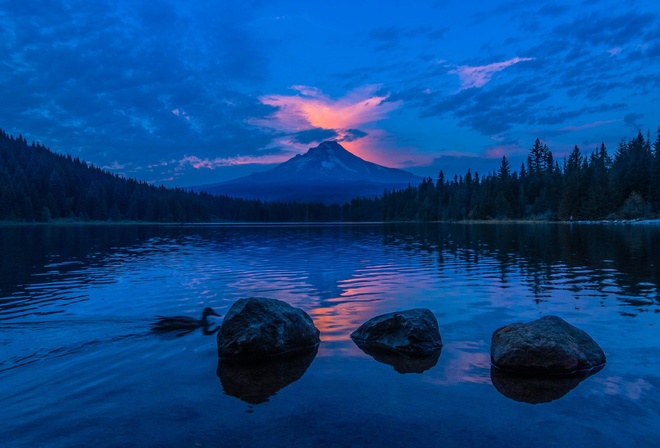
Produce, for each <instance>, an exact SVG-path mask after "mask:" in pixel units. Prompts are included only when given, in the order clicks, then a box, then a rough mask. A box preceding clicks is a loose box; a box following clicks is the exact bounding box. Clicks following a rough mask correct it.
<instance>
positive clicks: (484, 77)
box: [449, 57, 534, 90]
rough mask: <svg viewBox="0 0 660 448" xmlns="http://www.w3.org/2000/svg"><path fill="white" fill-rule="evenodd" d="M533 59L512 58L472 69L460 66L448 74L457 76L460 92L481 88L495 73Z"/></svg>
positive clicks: (467, 66)
mask: <svg viewBox="0 0 660 448" xmlns="http://www.w3.org/2000/svg"><path fill="white" fill-rule="evenodd" d="M533 60H534V58H518V57H516V58H513V59H509V60H508V61H504V62H495V63H493V64H488V65H480V66H476V67H472V66H469V65H460V66H458V67H456V69H454V70H451V71H450V72H449V73H451V74H455V75H458V77H459V79H460V81H461V88H460V90H465V89H469V88H472V87H476V88H479V87H483V86H484V85H485V84H487V83H488V82H489V81H490V80H491V78H492V77H493V75H494V74H495V73H497V72H501V71H502V70H504V69H505V68H507V67H511V66H512V65H514V64H517V63H519V62H524V61H533Z"/></svg>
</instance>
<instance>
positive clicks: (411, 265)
mask: <svg viewBox="0 0 660 448" xmlns="http://www.w3.org/2000/svg"><path fill="white" fill-rule="evenodd" d="M0 242H1V244H2V246H1V247H2V252H1V253H0V274H1V275H0V403H2V405H1V407H0V422H1V423H0V425H1V426H0V427H1V431H0V433H1V434H2V435H1V438H2V440H3V442H2V443H3V446H7V447H90V446H94V447H187V446H190V447H213V446H228V447H263V446H268V447H313V446H322V447H368V446H374V447H396V446H400V447H413V446H415V447H424V446H449V447H451V446H477V447H478V446H484V447H507V446H535V447H568V446H581V447H603V446H607V447H612V446H615V447H633V446H657V444H658V443H659V442H660V426H659V425H658V422H660V393H659V390H660V368H659V366H660V343H659V342H660V333H658V332H659V331H660V329H659V328H658V327H659V326H660V325H659V324H660V293H659V291H660V290H659V287H660V249H659V248H660V226H653V225H642V224H617V225H600V224H599V225H585V224H571V225H569V224H483V225H478V224H424V225H422V224H405V225H404V224H401V225H383V224H372V225H366V224H365V225H318V226H303V225H300V226H296V225H290V226H286V225H280V226H257V225H252V226H238V225H236V226H232V225H218V226H213V225H199V226H131V225H122V226H110V225H108V226H103V225H98V226H43V227H39V226H37V227H29V226H26V227H21V226H16V227H12V226H8V227H2V228H0ZM250 296H254V297H270V298H276V299H280V300H284V301H286V302H288V303H290V304H292V305H294V306H297V307H300V308H302V309H304V310H305V311H306V312H307V313H309V315H310V316H311V317H312V318H313V320H314V323H315V325H316V326H317V327H318V328H319V329H320V331H321V341H322V342H321V344H320V346H319V349H318V352H317V353H316V355H315V356H309V357H308V358H307V359H305V360H304V361H303V362H302V363H298V364H295V365H284V366H282V368H273V370H272V371H261V372H258V374H254V375H253V374H249V373H247V374H243V373H241V372H238V374H236V373H235V372H234V373H232V372H224V371H219V370H218V357H217V345H216V339H215V335H213V334H211V335H208V334H204V333H203V332H202V331H201V330H199V331H194V332H191V333H189V334H186V335H183V336H176V335H159V334H154V333H152V332H151V331H150V324H151V323H152V322H153V320H154V319H155V317H156V316H157V315H165V316H169V315H189V316H194V317H199V315H200V314H201V310H202V309H203V308H204V307H205V306H211V307H213V308H215V310H216V311H218V312H219V313H220V314H223V315H224V314H226V312H227V310H228V309H229V307H230V306H231V305H232V303H234V302H235V301H236V300H237V299H239V298H243V297H250ZM419 307H423V308H428V309H430V310H431V311H432V312H433V314H434V315H435V316H436V317H437V319H438V322H439V326H440V333H441V335H442V339H443V343H444V348H443V349H442V352H441V354H440V357H439V358H438V359H436V360H433V361H432V362H428V363H427V364H424V365H412V366H411V365H407V364H398V363H396V362H394V363H392V362H388V359H382V358H381V359H378V360H377V359H374V358H372V357H371V356H369V355H368V354H366V353H364V352H363V351H361V350H360V349H359V348H358V347H357V346H356V345H355V344H354V343H353V342H352V341H351V339H350V337H349V335H350V333H351V332H352V331H354V330H355V329H356V328H357V327H358V326H360V325H361V324H362V323H363V322H364V321H366V320H367V319H369V318H371V317H374V316H376V315H379V314H383V313H388V312H392V311H397V310H403V309H409V308H419ZM549 314H555V315H558V316H560V317H562V318H564V319H565V320H566V321H568V322H569V323H571V324H573V325H575V326H577V327H578V328H581V329H583V330H585V331H586V332H587V333H589V334H590V335H591V336H592V337H593V338H594V339H595V340H596V341H597V342H598V343H599V344H600V346H601V347H602V348H603V350H604V351H605V354H606V355H607V359H608V361H607V364H606V365H605V367H604V368H603V369H602V370H601V371H599V372H597V373H595V374H594V375H592V376H590V377H588V378H585V379H583V381H580V380H575V381H574V380H572V379H570V378H569V379H558V380H555V381H553V382H548V383H543V384H538V383H536V384H531V383H530V384H528V383H524V382H523V383H521V382H518V381H508V380H502V379H500V378H498V377H497V376H496V374H494V375H493V376H491V366H490V357H489V350H490V338H491V336H492V333H493V331H494V330H496V329H497V328H499V327H501V326H503V325H507V324H510V323H513V322H528V321H531V320H534V319H536V318H539V317H541V316H544V315H549ZM220 322H221V319H219V320H218V321H217V323H218V324H219V323H220Z"/></svg>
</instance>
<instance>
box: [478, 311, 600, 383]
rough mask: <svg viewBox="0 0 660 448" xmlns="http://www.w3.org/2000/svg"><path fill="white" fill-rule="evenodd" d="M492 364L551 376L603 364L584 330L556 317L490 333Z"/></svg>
mask: <svg viewBox="0 0 660 448" xmlns="http://www.w3.org/2000/svg"><path fill="white" fill-rule="evenodd" d="M490 359H491V363H492V364H493V365H494V366H495V367H497V368H499V369H502V370H504V371H507V372H514V373H523V374H532V375H554V374H571V373H576V372H584V371H589V370H592V369H596V368H599V367H602V366H603V364H605V354H604V353H603V350H602V349H601V348H600V346H599V345H598V344H597V343H596V342H595V341H594V340H593V339H592V338H591V336H589V335H588V334H587V333H585V332H584V331H582V330H580V329H579V328H576V327H574V326H573V325H571V324H569V323H568V322H566V321H564V320H563V319H562V318H560V317H557V316H545V317H542V318H540V319H538V320H535V321H533V322H530V323H527V324H522V323H515V324H511V325H507V326H505V327H502V328H499V329H498V330H496V331H495V332H494V333H493V338H492V341H491V346H490Z"/></svg>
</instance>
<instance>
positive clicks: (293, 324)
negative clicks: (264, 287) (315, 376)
mask: <svg viewBox="0 0 660 448" xmlns="http://www.w3.org/2000/svg"><path fill="white" fill-rule="evenodd" d="M319 342H320V339H319V330H318V329H317V328H316V327H315V326H314V322H312V318H311V317H309V315H308V314H307V313H306V312H304V311H303V310H301V309H300V308H294V307H292V306H291V305H289V304H288V303H286V302H282V301H281V300H275V299H263V298H249V299H240V300H238V301H237V302H236V303H234V304H233V305H232V307H231V308H230V309H229V311H228V312H227V315H226V316H225V319H224V321H223V322H222V326H221V327H220V331H219V332H218V356H219V357H220V358H222V359H225V360H236V361H262V360H268V359H272V358H275V357H280V356H285V355H296V354H304V353H306V352H309V351H311V350H313V349H314V348H315V347H316V346H318V344H319Z"/></svg>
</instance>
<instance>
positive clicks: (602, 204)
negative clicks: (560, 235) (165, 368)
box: [381, 129, 660, 221]
mask: <svg viewBox="0 0 660 448" xmlns="http://www.w3.org/2000/svg"><path fill="white" fill-rule="evenodd" d="M381 202H382V208H383V218H384V220H386V221H389V220H421V221H435V220H464V219H466V220H489V219H540V220H571V219H573V220H602V219H635V218H648V217H652V216H656V215H657V214H658V213H659V212H660V129H658V133H657V136H656V138H655V141H654V142H653V143H651V136H650V134H648V133H647V136H646V138H645V137H644V135H643V134H642V132H641V131H639V132H638V134H637V135H636V136H635V137H633V138H632V139H631V140H622V141H621V142H620V143H619V145H618V147H617V149H616V151H615V152H614V154H613V155H610V154H609V152H608V150H607V148H606V147H605V144H601V145H600V147H599V148H597V149H595V150H594V151H592V152H591V153H587V154H584V153H582V151H581V150H580V149H579V148H578V147H577V146H575V147H574V148H573V151H572V152H571V153H570V155H569V156H568V157H567V158H565V159H564V160H562V161H561V162H560V161H558V160H556V159H555V158H554V156H553V154H552V151H551V150H550V148H548V146H547V145H545V144H544V143H542V142H541V141H540V140H539V139H538V138H537V139H536V141H535V142H534V144H533V145H532V147H531V149H530V151H529V155H528V157H527V161H526V163H523V164H522V165H521V166H520V170H519V171H513V170H512V167H511V165H510V163H509V161H508V159H507V158H506V156H505V157H502V162H501V164H500V166H499V168H498V170H497V172H495V173H489V174H488V175H486V176H484V177H480V176H479V175H478V173H474V174H473V173H472V172H471V171H470V170H469V169H468V170H467V172H466V174H465V175H464V176H455V177H454V178H453V179H451V180H449V179H445V177H444V174H443V172H442V171H440V174H439V176H438V179H437V181H436V182H433V180H432V179H430V178H428V179H425V180H424V181H423V182H422V184H421V185H419V186H417V187H409V188H408V189H406V190H402V191H392V192H385V194H384V195H383V197H382V198H381Z"/></svg>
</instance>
